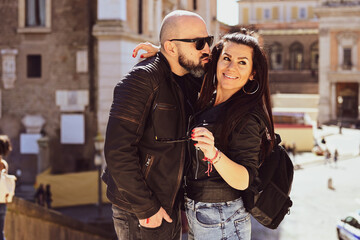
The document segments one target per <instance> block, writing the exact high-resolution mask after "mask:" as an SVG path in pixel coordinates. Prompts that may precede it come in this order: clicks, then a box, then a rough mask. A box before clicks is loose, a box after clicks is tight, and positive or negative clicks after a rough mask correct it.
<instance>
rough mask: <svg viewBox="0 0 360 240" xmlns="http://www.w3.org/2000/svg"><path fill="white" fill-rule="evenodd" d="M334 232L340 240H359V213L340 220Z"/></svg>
mask: <svg viewBox="0 0 360 240" xmlns="http://www.w3.org/2000/svg"><path fill="white" fill-rule="evenodd" d="M336 231H337V235H338V238H339V239H340V240H360V211H358V212H355V213H351V214H349V215H348V216H347V217H345V218H344V219H341V221H339V222H338V224H337V226H336Z"/></svg>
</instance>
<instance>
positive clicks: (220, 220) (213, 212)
mask: <svg viewBox="0 0 360 240" xmlns="http://www.w3.org/2000/svg"><path fill="white" fill-rule="evenodd" d="M185 210H186V216H187V219H188V222H189V237H188V239H189V240H193V239H196V240H211V239H214V240H221V239H227V240H235V239H236V240H239V239H241V240H250V239H251V221H250V214H249V213H248V212H247V211H246V210H245V208H244V204H243V201H242V199H241V198H239V199H236V200H234V201H229V202H222V203H203V202H196V201H194V200H191V199H189V198H185Z"/></svg>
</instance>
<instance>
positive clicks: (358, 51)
mask: <svg viewBox="0 0 360 240" xmlns="http://www.w3.org/2000/svg"><path fill="white" fill-rule="evenodd" d="M315 14H316V15H317V16H318V17H319V20H320V21H319V39H320V40H319V46H320V63H319V65H320V67H319V94H320V103H319V121H320V122H321V123H324V122H328V121H332V120H337V121H341V122H346V123H349V124H354V123H355V124H356V123H357V124H358V123H359V119H360V116H359V103H360V95H359V92H360V2H359V1H327V2H323V3H322V5H321V7H319V8H317V9H316V11H315Z"/></svg>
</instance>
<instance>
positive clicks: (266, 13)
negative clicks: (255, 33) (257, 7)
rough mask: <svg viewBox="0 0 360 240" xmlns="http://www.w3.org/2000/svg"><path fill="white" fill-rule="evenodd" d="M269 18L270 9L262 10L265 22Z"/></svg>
mask: <svg viewBox="0 0 360 240" xmlns="http://www.w3.org/2000/svg"><path fill="white" fill-rule="evenodd" d="M270 18H271V16H270V9H268V8H265V9H264V19H265V20H269V19H270Z"/></svg>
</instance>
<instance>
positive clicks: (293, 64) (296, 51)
mask: <svg viewBox="0 0 360 240" xmlns="http://www.w3.org/2000/svg"><path fill="white" fill-rule="evenodd" d="M303 62H304V47H303V45H301V43H299V42H295V43H293V44H291V46H290V69H291V70H302V68H303Z"/></svg>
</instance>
